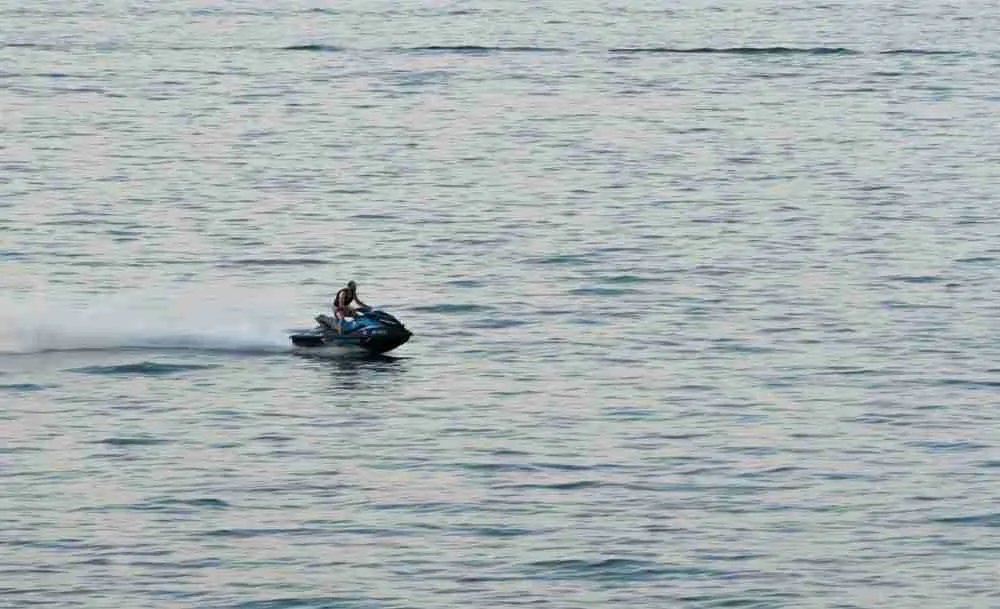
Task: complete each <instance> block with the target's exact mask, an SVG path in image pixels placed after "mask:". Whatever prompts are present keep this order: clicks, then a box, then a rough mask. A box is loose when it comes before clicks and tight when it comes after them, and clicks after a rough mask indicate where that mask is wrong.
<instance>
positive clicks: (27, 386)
mask: <svg viewBox="0 0 1000 609" xmlns="http://www.w3.org/2000/svg"><path fill="white" fill-rule="evenodd" d="M45 389H48V387H47V386H45V385H36V384H34V383H11V384H7V385H3V384H0V391H11V392H20V391H44V390H45Z"/></svg>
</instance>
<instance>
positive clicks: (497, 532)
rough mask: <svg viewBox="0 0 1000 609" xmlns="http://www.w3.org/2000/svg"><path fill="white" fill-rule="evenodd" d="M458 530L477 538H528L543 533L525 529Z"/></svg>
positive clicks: (465, 528)
mask: <svg viewBox="0 0 1000 609" xmlns="http://www.w3.org/2000/svg"><path fill="white" fill-rule="evenodd" d="M458 530H460V531H462V532H464V533H469V534H471V535H475V536H477V537H494V538H497V537H499V538H503V537H526V536H529V535H537V534H539V533H540V532H541V531H539V530H536V529H524V528H519V527H505V526H496V527H458Z"/></svg>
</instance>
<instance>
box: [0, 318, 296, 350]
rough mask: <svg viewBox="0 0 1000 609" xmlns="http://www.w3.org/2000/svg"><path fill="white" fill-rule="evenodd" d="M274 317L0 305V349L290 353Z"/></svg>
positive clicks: (281, 326)
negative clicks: (163, 314)
mask: <svg viewBox="0 0 1000 609" xmlns="http://www.w3.org/2000/svg"><path fill="white" fill-rule="evenodd" d="M288 332H289V330H288V329H287V328H286V327H284V325H279V324H278V323H277V322H276V321H274V320H268V319H254V318H253V316H252V315H243V316H234V315H232V314H225V313H219V312H216V313H214V314H205V313H198V314H197V315H196V316H180V317H178V316H174V317H172V318H164V317H160V316H157V315H154V314H150V313H146V312H137V311H108V310H104V311H86V310H85V311H72V310H70V311H66V310H63V311H61V312H60V313H58V314H49V313H47V312H45V311H39V310H20V311H14V310H10V309H4V310H0V354H6V355H18V354H34V353H45V352H52V351H112V350H126V349H127V350H139V349H146V350H187V351H213V352H228V353H283V352H290V351H291V349H292V346H291V343H290V342H289V340H288Z"/></svg>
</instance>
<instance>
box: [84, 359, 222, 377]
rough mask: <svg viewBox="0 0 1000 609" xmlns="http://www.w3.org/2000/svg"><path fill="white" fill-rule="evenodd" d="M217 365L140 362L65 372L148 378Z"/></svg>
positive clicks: (89, 367)
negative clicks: (129, 375) (133, 375)
mask: <svg viewBox="0 0 1000 609" xmlns="http://www.w3.org/2000/svg"><path fill="white" fill-rule="evenodd" d="M218 367H219V366H218V365H215V364H160V363H158V362H139V363H135V364H119V365H116V366H85V367H83V368H70V369H68V370H65V372H77V373H80V374H108V375H115V374H138V375H147V376H165V375H169V374H178V373H181V372H191V371H194V370H208V369H211V368H218Z"/></svg>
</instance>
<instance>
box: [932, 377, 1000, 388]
mask: <svg viewBox="0 0 1000 609" xmlns="http://www.w3.org/2000/svg"><path fill="white" fill-rule="evenodd" d="M934 384H936V385H944V386H949V385H952V386H957V387H968V388H970V389H973V388H994V387H1000V379H998V380H986V379H978V380H977V379H959V378H946V379H940V380H937V381H935V383H934Z"/></svg>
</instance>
